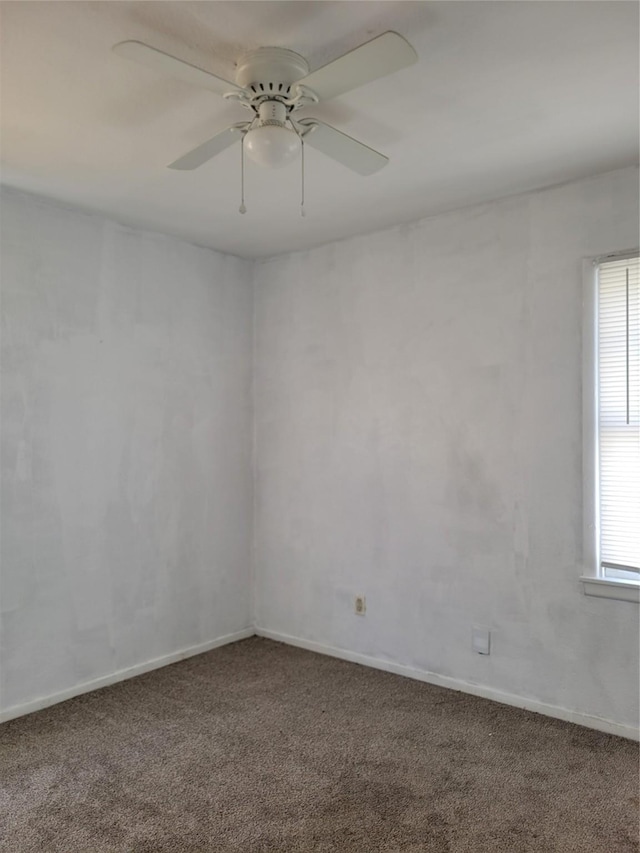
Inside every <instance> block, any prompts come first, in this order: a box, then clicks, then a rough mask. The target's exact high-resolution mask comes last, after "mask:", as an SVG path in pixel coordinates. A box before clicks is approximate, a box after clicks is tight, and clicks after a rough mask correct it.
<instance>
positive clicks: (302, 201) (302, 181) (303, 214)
mask: <svg viewBox="0 0 640 853" xmlns="http://www.w3.org/2000/svg"><path fill="white" fill-rule="evenodd" d="M300 162H301V164H302V175H301V182H300V184H301V186H300V216H306V215H307V214H306V211H305V209H304V137H303V136H301V137H300Z"/></svg>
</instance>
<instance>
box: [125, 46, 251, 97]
mask: <svg viewBox="0 0 640 853" xmlns="http://www.w3.org/2000/svg"><path fill="white" fill-rule="evenodd" d="M113 51H114V53H117V54H118V56H124V57H125V59H132V60H133V61H134V62H139V63H141V64H142V65H147V66H148V67H149V68H153V69H155V70H156V71H164V72H166V73H167V74H170V75H171V76H172V77H175V78H177V79H178V80H184V82H185V83H191V84H192V85H194V86H202V87H204V88H205V89H210V90H211V91H212V92H215V93H216V94H217V95H224V94H225V92H232V91H234V90H237V89H238V87H237V86H236V85H235V83H230V82H229V81H228V80H223V79H222V77H216V75H215V74H211V73H210V72H209V71H205V70H204V69H203V68H198V67H197V66H195V65H191V64H190V63H189V62H184V61H183V60H182V59H176V57H175V56H170V55H169V54H168V53H164V52H163V51H162V50H157V49H156V48H155V47H149V45H148V44H144V43H143V42H141V41H121V42H120V43H119V44H116V45H114V47H113Z"/></svg>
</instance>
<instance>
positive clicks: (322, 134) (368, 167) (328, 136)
mask: <svg viewBox="0 0 640 853" xmlns="http://www.w3.org/2000/svg"><path fill="white" fill-rule="evenodd" d="M298 124H300V125H302V126H303V127H305V128H306V127H312V126H314V129H313V130H312V131H310V132H309V133H308V134H306V135H305V136H304V141H305V144H307V145H311V147H312V148H316V149H317V150H318V151H321V152H322V153H323V154H326V155H327V157H332V158H333V159H334V160H337V161H338V163H342V165H343V166H346V167H347V168H348V169H353V171H354V172H357V173H358V174H359V175H372V174H373V173H374V172H377V171H379V170H380V169H382V167H383V166H386V164H387V163H388V162H389V158H388V157H385V156H384V154H380V152H379V151H374V150H373V148H369V146H368V145H363V144H362V142H358V140H357V139H354V138H353V137H352V136H347V134H346V133H342V131H340V130H336V129H335V127H331V125H330V124H325V123H324V122H322V121H318V119H317V118H301V119H299V120H298Z"/></svg>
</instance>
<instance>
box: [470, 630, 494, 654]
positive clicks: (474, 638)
mask: <svg viewBox="0 0 640 853" xmlns="http://www.w3.org/2000/svg"><path fill="white" fill-rule="evenodd" d="M471 645H472V648H473V651H474V652H477V653H478V654H479V655H488V654H491V631H490V630H489V629H488V628H481V627H478V626H474V627H473V628H472V629H471Z"/></svg>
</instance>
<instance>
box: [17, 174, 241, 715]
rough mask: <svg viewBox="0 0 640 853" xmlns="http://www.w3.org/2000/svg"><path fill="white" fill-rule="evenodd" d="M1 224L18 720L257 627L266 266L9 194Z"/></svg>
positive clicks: (39, 200)
mask: <svg viewBox="0 0 640 853" xmlns="http://www.w3.org/2000/svg"><path fill="white" fill-rule="evenodd" d="M1 213H2V267H1V272H2V290H3V304H2V309H3V321H4V326H3V383H2V392H3V401H2V413H3V434H2V439H3V443H2V489H3V511H2V573H1V589H0V596H1V597H0V606H1V623H2V624H1V632H2V633H1V640H2V647H1V653H2V655H1V660H0V663H1V667H0V670H1V681H0V688H1V692H0V701H1V706H2V708H3V709H5V716H11V715H12V714H13V713H14V712H15V709H16V708H17V709H18V710H20V709H22V710H25V709H27V710H28V709H31V708H33V707H38V705H39V704H47V702H46V701H44V702H42V701H40V700H42V699H43V697H45V698H46V697H54V698H55V697H57V698H64V697H65V696H66V695H71V694H73V693H74V692H78V690H81V689H82V685H86V684H87V683H90V684H91V685H93V686H96V685H97V684H101V683H108V682H109V681H110V680H114V679H115V678H117V677H119V676H118V673H120V674H121V673H122V671H123V670H127V671H128V672H127V673H126V674H132V673H133V672H137V671H141V670H143V669H145V668H148V667H149V666H150V665H156V664H157V663H158V660H157V659H161V661H160V662H167V661H168V660H171V659H175V658H176V657H179V656H180V655H181V654H183V653H185V650H187V652H188V650H191V651H193V647H196V648H199V649H202V648H206V647H208V646H210V645H211V644H212V643H213V642H214V641H216V639H218V638H221V637H222V638H224V637H225V636H227V635H229V634H232V635H234V636H235V634H236V632H238V631H240V630H242V629H246V628H248V627H249V633H252V631H251V628H250V626H251V623H252V614H251V595H250V560H251V536H250V529H251V524H252V518H251V513H252V475H251V448H252V430H251V419H252V412H251V335H252V293H251V271H252V264H251V263H250V262H248V261H243V260H240V259H237V258H233V257H230V256H224V255H221V254H218V253H216V252H213V251H210V250H205V249H199V248H196V247H194V246H191V245H187V244H185V243H181V242H179V241H176V240H174V239H169V238H165V237H161V236H158V235H152V234H147V233H144V232H140V231H134V230H130V229H128V228H123V227H120V226H118V225H116V224H114V223H112V222H109V221H106V220H104V219H102V218H100V217H96V216H87V215H84V214H82V213H79V212H76V211H73V210H69V209H65V208H64V207H61V206H59V205H56V204H54V203H51V202H46V201H44V200H43V199H38V198H36V197H34V196H30V195H27V194H23V193H18V192H15V191H11V190H7V191H5V192H4V193H3V197H2V210H1ZM154 661H155V663H153V662H154ZM149 662H152V663H151V664H149ZM12 708H13V709H14V711H11V709H12ZM7 709H9V710H7Z"/></svg>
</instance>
